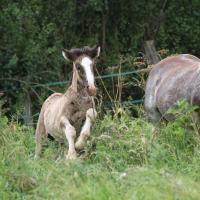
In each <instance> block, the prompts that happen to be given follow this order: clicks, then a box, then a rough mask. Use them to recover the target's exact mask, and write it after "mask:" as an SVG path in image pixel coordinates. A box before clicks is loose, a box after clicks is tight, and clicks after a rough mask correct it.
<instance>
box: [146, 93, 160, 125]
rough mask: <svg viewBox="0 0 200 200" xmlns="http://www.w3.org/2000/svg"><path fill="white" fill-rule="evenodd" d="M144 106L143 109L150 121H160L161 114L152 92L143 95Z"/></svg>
mask: <svg viewBox="0 0 200 200" xmlns="http://www.w3.org/2000/svg"><path fill="white" fill-rule="evenodd" d="M144 107H145V111H146V112H147V114H148V116H149V117H150V119H151V121H152V122H154V123H157V122H159V121H160V119H161V118H162V115H161V113H160V112H159V110H158V108H157V105H156V97H155V95H153V94H146V95H145V102H144Z"/></svg>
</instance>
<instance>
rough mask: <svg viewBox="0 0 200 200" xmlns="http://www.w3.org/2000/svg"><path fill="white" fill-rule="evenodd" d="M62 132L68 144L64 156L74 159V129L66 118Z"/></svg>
mask: <svg viewBox="0 0 200 200" xmlns="http://www.w3.org/2000/svg"><path fill="white" fill-rule="evenodd" d="M64 133H65V136H66V138H67V140H68V144H69V150H68V154H67V157H66V158H67V159H75V158H76V150H75V145H74V140H75V137H76V130H75V128H74V127H73V126H72V125H71V124H70V123H69V121H68V120H67V123H66V125H65V128H64Z"/></svg>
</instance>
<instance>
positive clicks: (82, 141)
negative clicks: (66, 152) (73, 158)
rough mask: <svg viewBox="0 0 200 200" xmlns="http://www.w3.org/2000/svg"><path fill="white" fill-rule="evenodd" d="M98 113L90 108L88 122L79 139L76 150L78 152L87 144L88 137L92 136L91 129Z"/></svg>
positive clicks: (86, 121)
mask: <svg viewBox="0 0 200 200" xmlns="http://www.w3.org/2000/svg"><path fill="white" fill-rule="evenodd" d="M96 116H97V112H96V110H95V109H93V108H90V109H88V110H87V112H86V120H85V123H84V125H83V127H82V129H81V133H80V136H79V137H78V139H77V141H76V144H75V148H76V149H77V150H82V149H83V148H84V146H85V144H86V141H87V139H88V137H89V136H90V128H91V125H92V121H93V120H94V119H95V118H96Z"/></svg>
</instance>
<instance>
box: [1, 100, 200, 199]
mask: <svg viewBox="0 0 200 200" xmlns="http://www.w3.org/2000/svg"><path fill="white" fill-rule="evenodd" d="M134 109H135V112H136V111H137V114H138V117H137V118H134V117H133V116H132V115H131V113H130V109H126V108H121V109H119V112H118V113H116V114H115V115H112V114H111V113H109V112H108V113H107V114H105V115H104V116H100V117H99V118H98V119H97V121H96V122H95V124H94V127H93V129H92V135H91V137H90V140H89V141H88V143H87V148H86V149H85V150H84V152H80V154H79V156H78V158H77V159H76V160H73V161H68V160H66V159H65V154H66V151H67V147H66V146H65V145H61V144H58V143H57V142H55V141H50V140H46V142H45V150H44V153H43V155H42V157H41V158H40V159H38V160H34V147H35V142H34V129H33V128H30V127H27V126H24V125H22V124H20V123H17V122H16V121H13V122H9V121H8V119H7V118H6V117H4V116H1V117H0V134H1V136H0V199H2V200H7V199H8V200H10V199H11V200H12V199H15V200H20V199H23V200H28V199H31V200H33V199H37V200H40V199H41V200H42V199H48V200H50V199H52V200H62V199H64V200H68V199H69V200H73V199H74V200H77V199H79V200H87V199H88V200H93V199H94V200H112V199H113V200H118V199H119V200H122V199H125V200H128V199H141V200H145V199H148V200H156V199H159V200H160V199H162V200H165V199H167V200H170V199H176V200H179V199H180V200H183V199H194V200H196V199H200V135H199V126H198V123H197V122H196V121H195V119H194V117H193V115H192V112H193V111H194V109H195V108H194V107H191V106H188V105H187V104H186V103H185V102H182V103H180V104H179V108H178V109H175V110H173V109H172V110H171V111H170V112H173V113H175V114H176V115H177V119H176V120H175V121H173V122H170V123H166V122H164V121H160V122H159V123H158V125H153V124H152V123H150V122H149V121H148V119H147V117H146V115H145V112H144V110H143V108H142V107H140V106H137V107H135V108H134Z"/></svg>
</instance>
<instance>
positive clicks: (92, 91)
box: [87, 85, 97, 96]
mask: <svg viewBox="0 0 200 200" xmlns="http://www.w3.org/2000/svg"><path fill="white" fill-rule="evenodd" d="M87 90H88V94H89V95H90V96H95V95H96V93H97V88H96V87H95V86H94V85H90V86H87Z"/></svg>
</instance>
